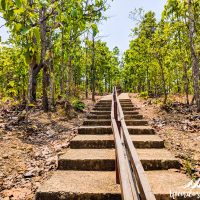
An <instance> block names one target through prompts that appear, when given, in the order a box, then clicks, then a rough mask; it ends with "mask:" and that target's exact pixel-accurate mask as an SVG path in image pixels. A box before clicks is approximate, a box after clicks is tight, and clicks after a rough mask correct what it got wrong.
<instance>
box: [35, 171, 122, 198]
mask: <svg viewBox="0 0 200 200" xmlns="http://www.w3.org/2000/svg"><path fill="white" fill-rule="evenodd" d="M76 199H79V200H86V199H87V200H95V199H98V200H121V191H120V185H119V184H116V175H115V172H109V171H103V172H101V171H60V170H58V171H56V172H54V173H53V175H52V176H51V178H50V179H49V180H47V181H45V183H44V184H43V185H42V186H41V187H40V188H39V189H38V191H37V193H36V200H76Z"/></svg>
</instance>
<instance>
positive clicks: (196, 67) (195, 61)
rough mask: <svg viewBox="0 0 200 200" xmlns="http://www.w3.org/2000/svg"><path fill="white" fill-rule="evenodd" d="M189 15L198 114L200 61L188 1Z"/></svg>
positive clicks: (190, 3)
mask: <svg viewBox="0 0 200 200" xmlns="http://www.w3.org/2000/svg"><path fill="white" fill-rule="evenodd" d="M188 14H189V39H190V51H191V58H192V73H193V86H194V95H195V100H196V104H197V112H200V91H199V60H198V57H197V53H196V49H195V44H194V40H193V37H194V35H196V31H195V28H194V15H193V13H192V1H191V0H188Z"/></svg>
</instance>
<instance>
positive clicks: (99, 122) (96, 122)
mask: <svg viewBox="0 0 200 200" xmlns="http://www.w3.org/2000/svg"><path fill="white" fill-rule="evenodd" d="M83 125H84V126H111V119H87V120H85V121H84V122H83ZM126 125H127V126H145V125H148V122H147V121H146V120H141V119H140V120H136V119H135V120H126Z"/></svg>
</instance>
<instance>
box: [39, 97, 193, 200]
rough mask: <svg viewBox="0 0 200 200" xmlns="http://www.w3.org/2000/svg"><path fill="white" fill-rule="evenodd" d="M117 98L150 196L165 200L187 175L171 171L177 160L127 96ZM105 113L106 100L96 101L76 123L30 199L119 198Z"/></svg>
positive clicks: (109, 104)
mask: <svg viewBox="0 0 200 200" xmlns="http://www.w3.org/2000/svg"><path fill="white" fill-rule="evenodd" d="M120 102H121V105H122V109H123V111H124V115H125V119H126V123H127V126H128V130H129V132H130V134H131V138H132V141H133V144H134V145H135V147H136V148H137V152H138V155H139V158H140V160H141V162H142V165H143V167H144V169H145V171H146V175H147V177H148V180H149V182H150V185H151V187H152V189H153V192H154V193H155V195H156V199H158V200H165V199H166V200H167V199H170V197H169V195H170V191H174V192H177V191H178V189H180V188H179V187H180V186H184V185H185V184H186V183H188V182H189V181H190V179H189V178H187V177H186V176H185V175H183V174H180V173H178V172H176V170H174V169H178V168H179V167H180V165H179V162H178V160H177V159H176V158H175V157H173V156H172V155H171V153H170V152H169V151H167V150H166V149H165V148H164V142H163V141H162V140H161V139H160V138H159V136H158V135H156V134H155V131H154V130H153V129H152V128H151V127H149V126H148V123H147V121H145V120H143V119H142V115H140V114H139V112H138V109H136V108H135V107H134V106H133V105H132V103H131V100H130V99H121V100H120ZM110 111H111V99H108V100H100V101H99V102H98V103H97V104H96V106H95V108H94V109H93V111H92V112H91V113H90V115H89V116H88V117H87V119H86V120H85V121H84V123H83V126H81V127H79V129H78V135H77V136H76V137H75V138H74V139H73V140H72V141H71V143H70V148H69V149H68V150H67V152H66V153H65V154H64V155H62V156H60V157H59V161H58V170H57V171H56V172H54V174H53V175H52V177H51V178H50V179H49V180H47V181H45V182H44V184H43V185H42V186H41V187H40V188H39V189H38V191H37V193H36V200H61V199H62V200H64V199H69V200H72V199H74V200H75V199H79V200H85V199H87V200H118V199H121V193H120V185H117V184H116V180H115V178H116V177H115V149H114V139H113V134H112V129H111V120H110ZM172 169H173V170H172ZM180 199H181V198H180ZM182 199H183V198H182ZM190 199H193V198H190ZM194 199H196V197H195V198H194Z"/></svg>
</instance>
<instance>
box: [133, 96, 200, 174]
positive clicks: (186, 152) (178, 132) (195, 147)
mask: <svg viewBox="0 0 200 200" xmlns="http://www.w3.org/2000/svg"><path fill="white" fill-rule="evenodd" d="M130 97H131V99H132V102H133V103H134V104H135V105H136V106H137V107H139V108H140V109H141V110H140V112H141V114H142V115H143V116H144V118H145V119H147V120H148V121H149V123H150V125H152V126H153V127H154V128H155V129H156V131H157V133H158V135H159V136H160V137H161V138H162V139H163V140H164V141H165V146H166V148H167V149H169V150H170V151H171V152H172V153H173V154H174V155H175V156H176V157H177V158H179V160H180V162H181V163H182V165H183V168H182V170H183V171H184V172H185V173H188V174H189V175H191V176H195V177H200V115H199V114H198V113H196V112H195V109H194V107H191V106H190V107H187V106H185V105H184V104H182V103H180V102H181V100H182V99H181V98H175V99H173V104H172V105H171V106H169V107H164V108H162V107H161V102H160V100H159V99H144V98H140V97H139V95H137V94H130ZM178 101H179V102H178Z"/></svg>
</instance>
